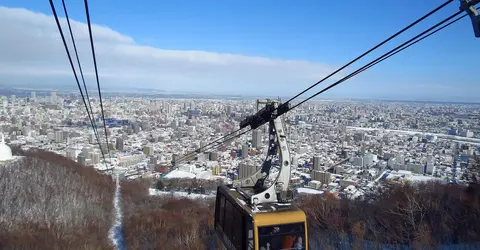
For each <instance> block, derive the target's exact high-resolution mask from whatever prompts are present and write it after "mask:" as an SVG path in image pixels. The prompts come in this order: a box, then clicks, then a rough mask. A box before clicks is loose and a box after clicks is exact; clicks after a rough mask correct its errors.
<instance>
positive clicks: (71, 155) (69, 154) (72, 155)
mask: <svg viewBox="0 0 480 250" xmlns="http://www.w3.org/2000/svg"><path fill="white" fill-rule="evenodd" d="M67 158H68V159H70V160H73V161H74V160H75V158H77V154H76V152H75V150H74V149H70V150H68V151H67Z"/></svg>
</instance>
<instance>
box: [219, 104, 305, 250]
mask: <svg viewBox="0 0 480 250" xmlns="http://www.w3.org/2000/svg"><path fill="white" fill-rule="evenodd" d="M259 104H266V106H265V107H264V108H263V109H261V110H260V111H258V112H257V114H255V115H253V116H249V117H247V118H246V119H245V120H244V121H242V122H241V123H240V124H241V125H240V127H241V128H244V127H246V126H250V128H251V129H256V128H258V127H259V126H261V125H263V124H265V123H267V122H268V123H269V145H268V151H267V157H266V160H265V161H264V162H263V164H262V167H261V168H260V169H259V170H258V171H257V172H256V173H255V174H253V175H252V176H249V177H247V178H244V179H241V180H235V181H233V184H230V185H221V186H218V188H217V197H216V204H215V221H214V222H215V232H216V234H217V246H219V245H223V246H224V249H229V250H230V249H235V250H243V249H246V250H247V249H248V250H277V249H302V250H305V249H308V229H307V219H306V216H305V213H304V212H303V211H302V210H301V209H299V208H298V207H295V206H294V205H292V201H293V192H292V191H291V189H290V185H289V182H290V162H289V160H290V154H289V150H288V145H287V140H286V135H285V127H284V124H283V121H282V120H281V118H279V115H277V114H279V113H277V110H278V107H279V104H280V102H279V101H272V100H266V101H260V100H259V101H257V110H258V105H259ZM277 151H278V152H279V154H278V157H277ZM272 168H273V169H275V168H276V169H277V170H278V171H277V175H276V176H273V175H272V176H273V178H271V176H270V171H271V170H272ZM272 173H273V171H272Z"/></svg>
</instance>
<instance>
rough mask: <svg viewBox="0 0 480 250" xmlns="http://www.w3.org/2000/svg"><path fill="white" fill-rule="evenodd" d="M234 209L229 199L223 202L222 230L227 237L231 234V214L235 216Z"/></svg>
mask: <svg viewBox="0 0 480 250" xmlns="http://www.w3.org/2000/svg"><path fill="white" fill-rule="evenodd" d="M234 211H235V208H234V207H233V205H232V203H230V201H229V200H226V202H225V222H224V224H223V232H224V233H225V235H226V236H227V237H228V238H229V239H232V234H233V228H234V226H233V223H234V221H233V216H235V215H234V214H233V213H234Z"/></svg>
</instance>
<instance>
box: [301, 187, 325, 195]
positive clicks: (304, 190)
mask: <svg viewBox="0 0 480 250" xmlns="http://www.w3.org/2000/svg"><path fill="white" fill-rule="evenodd" d="M297 191H298V193H301V194H302V193H303V194H323V191H322V190H316V189H312V188H297Z"/></svg>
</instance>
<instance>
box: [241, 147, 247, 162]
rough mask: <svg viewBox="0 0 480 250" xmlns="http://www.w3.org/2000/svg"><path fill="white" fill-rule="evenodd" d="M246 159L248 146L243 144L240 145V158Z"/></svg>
mask: <svg viewBox="0 0 480 250" xmlns="http://www.w3.org/2000/svg"><path fill="white" fill-rule="evenodd" d="M247 157H248V145H247V144H243V145H242V158H243V159H246V158H247Z"/></svg>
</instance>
